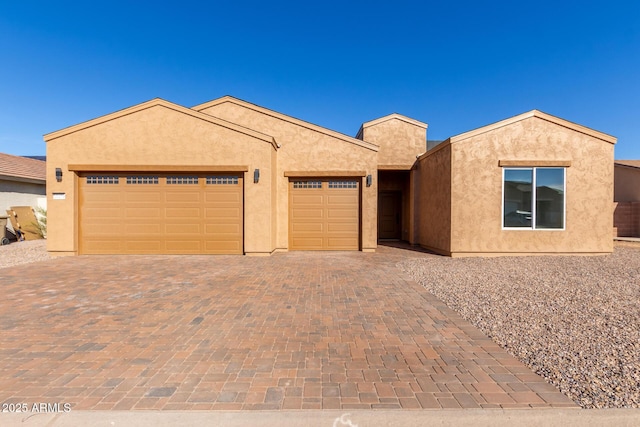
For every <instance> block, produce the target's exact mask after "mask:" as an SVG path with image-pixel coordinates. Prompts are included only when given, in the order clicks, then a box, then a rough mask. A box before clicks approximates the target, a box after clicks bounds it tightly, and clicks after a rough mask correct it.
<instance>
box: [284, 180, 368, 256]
mask: <svg viewBox="0 0 640 427" xmlns="http://www.w3.org/2000/svg"><path fill="white" fill-rule="evenodd" d="M359 213H360V189H359V184H358V181H357V180H355V179H293V178H292V179H291V180H290V181H289V249H291V250H358V249H359V246H360V245H359V242H360V215H359Z"/></svg>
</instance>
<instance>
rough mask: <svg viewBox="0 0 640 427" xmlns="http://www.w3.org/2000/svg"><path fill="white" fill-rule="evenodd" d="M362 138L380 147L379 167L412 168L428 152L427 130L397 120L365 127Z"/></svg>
mask: <svg viewBox="0 0 640 427" xmlns="http://www.w3.org/2000/svg"><path fill="white" fill-rule="evenodd" d="M361 136H362V139H363V140H364V141H368V142H372V143H374V144H376V145H379V146H380V150H379V151H378V164H379V165H409V166H410V165H413V163H414V162H415V161H416V156H418V155H420V154H422V153H424V152H425V151H426V150H427V130H426V129H425V128H424V127H420V126H417V125H414V124H411V123H408V122H406V121H403V120H400V119H397V118H392V119H389V120H386V121H383V122H381V123H377V124H374V125H371V126H367V127H364V128H363V129H362V135H361Z"/></svg>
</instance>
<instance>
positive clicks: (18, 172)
mask: <svg viewBox="0 0 640 427" xmlns="http://www.w3.org/2000/svg"><path fill="white" fill-rule="evenodd" d="M46 171H47V168H46V163H45V162H43V161H42V160H35V159H28V158H26V157H20V156H13V155H11V154H4V153H0V177H6V178H9V179H12V180H18V181H22V180H27V181H32V180H36V181H42V183H43V184H44V182H45V180H46Z"/></svg>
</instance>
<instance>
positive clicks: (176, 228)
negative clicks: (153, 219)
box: [163, 223, 202, 238]
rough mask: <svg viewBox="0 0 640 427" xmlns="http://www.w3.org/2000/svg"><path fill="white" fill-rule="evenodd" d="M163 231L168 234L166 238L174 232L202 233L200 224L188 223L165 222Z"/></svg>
mask: <svg viewBox="0 0 640 427" xmlns="http://www.w3.org/2000/svg"><path fill="white" fill-rule="evenodd" d="M163 231H164V234H166V235H167V236H169V237H168V238H170V236H171V235H174V234H183V233H184V234H200V233H202V225H201V224H188V223H178V224H165V225H164V227H163Z"/></svg>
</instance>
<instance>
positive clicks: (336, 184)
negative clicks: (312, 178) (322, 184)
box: [329, 181, 358, 188]
mask: <svg viewBox="0 0 640 427" xmlns="http://www.w3.org/2000/svg"><path fill="white" fill-rule="evenodd" d="M329 188H358V182H357V181H329Z"/></svg>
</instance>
